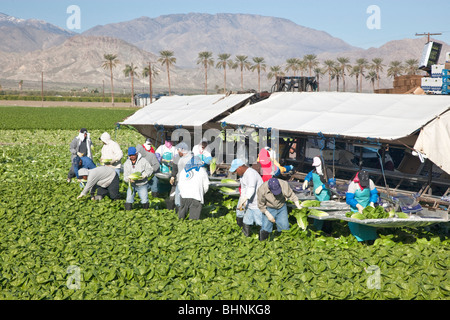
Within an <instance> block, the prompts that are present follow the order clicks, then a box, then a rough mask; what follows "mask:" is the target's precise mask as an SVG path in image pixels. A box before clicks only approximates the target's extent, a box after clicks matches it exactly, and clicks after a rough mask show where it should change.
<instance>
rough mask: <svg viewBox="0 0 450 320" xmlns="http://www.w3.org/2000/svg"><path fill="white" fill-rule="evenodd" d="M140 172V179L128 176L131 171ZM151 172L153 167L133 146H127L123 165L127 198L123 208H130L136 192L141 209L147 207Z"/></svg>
mask: <svg viewBox="0 0 450 320" xmlns="http://www.w3.org/2000/svg"><path fill="white" fill-rule="evenodd" d="M136 172H139V173H140V174H141V179H140V180H136V181H134V180H131V179H130V178H129V176H130V175H131V174H133V173H136ZM152 173H153V169H152V167H151V166H150V163H148V161H147V160H145V159H144V158H143V157H142V155H141V154H140V153H138V152H137V151H136V148H135V147H129V148H128V159H127V161H125V163H124V165H123V181H124V182H126V183H128V190H127V199H126V201H125V210H131V208H132V206H133V203H134V197H135V195H136V192H137V193H138V195H139V198H140V199H141V204H142V208H143V209H148V207H149V203H148V177H150V176H151V175H152Z"/></svg>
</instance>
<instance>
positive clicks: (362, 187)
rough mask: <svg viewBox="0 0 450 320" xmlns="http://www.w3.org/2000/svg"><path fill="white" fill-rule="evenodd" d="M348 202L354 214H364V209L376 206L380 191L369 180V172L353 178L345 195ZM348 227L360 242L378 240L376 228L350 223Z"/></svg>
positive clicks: (359, 173)
mask: <svg viewBox="0 0 450 320" xmlns="http://www.w3.org/2000/svg"><path fill="white" fill-rule="evenodd" d="M345 197H346V202H347V204H348V205H350V209H351V211H352V212H355V213H356V212H359V213H362V212H363V210H364V208H366V207H368V206H372V207H374V206H375V203H376V202H377V201H378V190H377V188H376V187H375V184H374V183H373V181H372V180H371V179H370V178H369V172H367V171H366V170H361V171H360V172H358V173H357V174H356V175H355V177H354V178H353V180H352V182H351V183H350V185H349V186H348V190H347V193H346V194H345ZM348 227H349V228H350V231H351V233H352V234H353V235H354V236H355V238H356V239H357V240H358V241H360V242H361V241H373V240H375V239H376V238H377V232H376V228H375V227H371V226H366V225H362V224H358V223H353V222H349V223H348Z"/></svg>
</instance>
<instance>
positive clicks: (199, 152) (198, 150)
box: [192, 138, 212, 165]
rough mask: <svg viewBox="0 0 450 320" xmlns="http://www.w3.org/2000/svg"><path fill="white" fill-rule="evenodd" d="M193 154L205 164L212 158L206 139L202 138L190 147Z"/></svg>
mask: <svg viewBox="0 0 450 320" xmlns="http://www.w3.org/2000/svg"><path fill="white" fill-rule="evenodd" d="M192 153H193V154H194V156H197V157H199V158H200V159H201V160H202V161H203V162H204V163H205V165H209V164H210V163H211V160H212V156H211V152H209V150H208V140H207V139H206V138H203V139H202V140H201V141H200V143H199V144H197V145H195V146H194V147H193V148H192Z"/></svg>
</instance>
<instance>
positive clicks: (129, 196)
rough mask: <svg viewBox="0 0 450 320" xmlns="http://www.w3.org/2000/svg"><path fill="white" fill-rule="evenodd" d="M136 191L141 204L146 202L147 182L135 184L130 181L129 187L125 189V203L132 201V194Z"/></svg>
mask: <svg viewBox="0 0 450 320" xmlns="http://www.w3.org/2000/svg"><path fill="white" fill-rule="evenodd" d="M136 192H137V193H138V195H139V198H140V199H141V203H142V204H144V203H147V202H148V186H147V183H146V184H144V185H142V186H137V185H135V184H134V183H132V184H131V188H130V187H129V188H128V190H127V200H126V202H127V203H134V196H135V195H136Z"/></svg>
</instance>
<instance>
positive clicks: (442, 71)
mask: <svg viewBox="0 0 450 320" xmlns="http://www.w3.org/2000/svg"><path fill="white" fill-rule="evenodd" d="M445 60H446V61H445V64H434V65H432V66H431V77H424V78H422V83H421V88H422V89H423V91H425V93H428V94H450V52H447V54H446V59H445Z"/></svg>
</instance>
